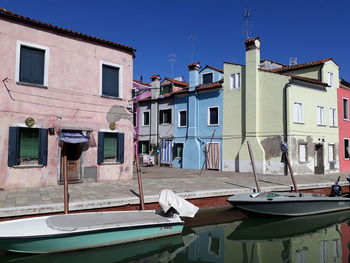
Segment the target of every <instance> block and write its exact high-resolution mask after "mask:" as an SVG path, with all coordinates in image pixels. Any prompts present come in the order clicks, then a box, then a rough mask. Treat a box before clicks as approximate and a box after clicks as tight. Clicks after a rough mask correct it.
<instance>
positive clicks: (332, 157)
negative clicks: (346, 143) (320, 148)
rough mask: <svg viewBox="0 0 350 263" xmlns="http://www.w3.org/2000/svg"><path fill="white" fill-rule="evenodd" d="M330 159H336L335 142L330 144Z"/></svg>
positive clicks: (331, 160)
mask: <svg viewBox="0 0 350 263" xmlns="http://www.w3.org/2000/svg"><path fill="white" fill-rule="evenodd" d="M328 161H330V162H334V161H335V146H334V144H328Z"/></svg>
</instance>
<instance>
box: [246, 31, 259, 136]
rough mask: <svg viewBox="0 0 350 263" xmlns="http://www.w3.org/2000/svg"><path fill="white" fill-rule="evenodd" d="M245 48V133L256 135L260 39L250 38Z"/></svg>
mask: <svg viewBox="0 0 350 263" xmlns="http://www.w3.org/2000/svg"><path fill="white" fill-rule="evenodd" d="M245 46H246V79H245V83H246V87H245V88H246V96H245V105H246V120H247V122H246V132H247V134H251V135H256V133H257V131H258V105H259V102H258V98H259V97H258V96H259V64H260V39H259V38H250V39H248V40H246V41H245Z"/></svg>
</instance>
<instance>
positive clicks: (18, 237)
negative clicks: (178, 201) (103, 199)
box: [0, 219, 185, 240]
mask: <svg viewBox="0 0 350 263" xmlns="http://www.w3.org/2000/svg"><path fill="white" fill-rule="evenodd" d="M184 224H185V222H184V221H182V220H181V219H179V221H177V222H168V223H167V222H162V223H160V224H157V223H154V224H147V225H136V226H122V227H116V226H114V227H110V228H101V229H92V230H81V231H76V232H74V231H64V232H63V231H62V233H52V234H43V235H31V236H0V240H10V239H37V238H39V239H41V238H55V237H67V236H77V235H81V236H82V235H89V234H96V233H103V232H111V231H125V230H132V229H139V228H152V227H168V226H176V225H184Z"/></svg>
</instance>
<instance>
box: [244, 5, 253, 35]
mask: <svg viewBox="0 0 350 263" xmlns="http://www.w3.org/2000/svg"><path fill="white" fill-rule="evenodd" d="M250 15H251V11H250V9H246V10H244V13H243V19H244V24H243V31H244V32H243V34H244V35H245V37H246V39H248V38H250V33H251V32H250V31H251V22H250Z"/></svg>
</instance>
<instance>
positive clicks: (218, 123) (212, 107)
mask: <svg viewBox="0 0 350 263" xmlns="http://www.w3.org/2000/svg"><path fill="white" fill-rule="evenodd" d="M210 109H218V113H217V114H218V122H217V123H215V124H211V123H210V119H211V118H210V117H211V115H210ZM207 124H208V126H219V125H220V114H219V106H211V107H208V123H207Z"/></svg>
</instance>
